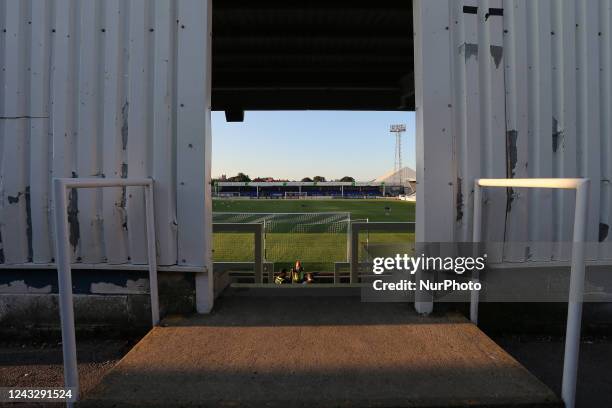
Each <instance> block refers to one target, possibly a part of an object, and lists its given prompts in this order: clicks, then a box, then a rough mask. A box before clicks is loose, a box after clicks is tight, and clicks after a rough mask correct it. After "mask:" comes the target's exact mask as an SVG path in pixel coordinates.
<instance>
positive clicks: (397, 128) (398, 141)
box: [390, 124, 406, 186]
mask: <svg viewBox="0 0 612 408" xmlns="http://www.w3.org/2000/svg"><path fill="white" fill-rule="evenodd" d="M405 131H406V125H405V124H398V125H391V128H390V132H391V133H395V167H394V168H393V170H394V173H395V177H397V185H398V186H399V185H401V184H402V175H401V170H402V134H403V133H404V132H405ZM395 177H394V178H395Z"/></svg>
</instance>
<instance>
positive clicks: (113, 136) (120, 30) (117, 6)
mask: <svg viewBox="0 0 612 408" xmlns="http://www.w3.org/2000/svg"><path fill="white" fill-rule="evenodd" d="M104 4H105V7H104V8H105V19H104V20H105V24H104V28H103V30H104V31H103V32H104V33H105V41H104V47H105V48H104V76H103V79H104V84H103V87H104V107H103V109H104V114H103V121H102V128H103V131H104V133H103V135H102V151H103V160H102V161H103V167H102V169H103V172H104V175H105V177H112V178H126V177H127V174H126V172H125V171H124V163H126V160H127V157H126V155H127V153H126V149H127V145H126V138H127V132H128V121H127V118H128V102H127V86H126V84H127V80H126V77H127V61H128V43H127V41H128V36H127V28H128V18H129V14H128V7H129V4H128V3H127V2H126V1H123V0H108V1H106V2H105V3H104ZM102 194H103V199H102V208H103V210H102V211H103V218H104V243H105V249H106V260H107V262H108V263H110V264H123V263H126V262H127V260H128V248H127V228H126V227H125V225H126V222H127V216H126V188H125V187H123V188H106V189H104V190H103V192H102Z"/></svg>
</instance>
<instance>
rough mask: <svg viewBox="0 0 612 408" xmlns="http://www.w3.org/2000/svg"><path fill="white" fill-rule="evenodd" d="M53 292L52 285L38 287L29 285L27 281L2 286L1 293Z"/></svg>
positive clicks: (0, 287)
mask: <svg viewBox="0 0 612 408" xmlns="http://www.w3.org/2000/svg"><path fill="white" fill-rule="evenodd" d="M52 291H53V286H52V285H46V286H42V287H36V286H32V285H29V284H27V283H26V281H25V280H16V281H12V282H9V283H8V284H2V285H0V293H51V292H52Z"/></svg>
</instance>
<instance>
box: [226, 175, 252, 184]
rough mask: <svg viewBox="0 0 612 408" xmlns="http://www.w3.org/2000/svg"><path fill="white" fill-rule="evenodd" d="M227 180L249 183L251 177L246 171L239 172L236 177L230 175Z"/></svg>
mask: <svg viewBox="0 0 612 408" xmlns="http://www.w3.org/2000/svg"><path fill="white" fill-rule="evenodd" d="M227 181H233V182H240V183H248V182H250V181H251V178H250V177H249V176H247V175H246V174H244V173H238V174H237V175H235V176H234V177H230V178H228V179H227Z"/></svg>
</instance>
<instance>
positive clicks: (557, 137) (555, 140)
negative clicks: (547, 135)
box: [552, 117, 563, 153]
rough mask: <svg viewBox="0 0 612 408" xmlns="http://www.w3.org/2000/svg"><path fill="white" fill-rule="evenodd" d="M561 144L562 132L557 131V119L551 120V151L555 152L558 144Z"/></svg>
mask: <svg viewBox="0 0 612 408" xmlns="http://www.w3.org/2000/svg"><path fill="white" fill-rule="evenodd" d="M562 142H563V131H562V130H561V129H559V122H558V121H557V118H554V117H553V118H552V149H553V152H555V153H556V152H557V150H558V149H559V145H560V143H562Z"/></svg>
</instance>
